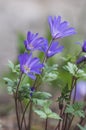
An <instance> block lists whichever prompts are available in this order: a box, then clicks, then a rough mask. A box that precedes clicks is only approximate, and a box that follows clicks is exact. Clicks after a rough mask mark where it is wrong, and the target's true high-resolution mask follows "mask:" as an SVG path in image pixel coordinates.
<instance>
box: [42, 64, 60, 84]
mask: <svg viewBox="0 0 86 130" xmlns="http://www.w3.org/2000/svg"><path fill="white" fill-rule="evenodd" d="M57 67H58V65H57V64H54V65H52V66H48V65H47V64H45V68H44V76H43V78H42V80H43V81H44V82H50V81H53V80H56V79H57V77H58V72H57Z"/></svg>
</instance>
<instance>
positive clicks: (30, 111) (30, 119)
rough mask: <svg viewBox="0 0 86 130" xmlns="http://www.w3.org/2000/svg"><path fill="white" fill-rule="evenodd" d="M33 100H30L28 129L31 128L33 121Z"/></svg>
mask: <svg viewBox="0 0 86 130" xmlns="http://www.w3.org/2000/svg"><path fill="white" fill-rule="evenodd" d="M32 105H33V104H32V101H30V109H29V122H28V126H27V130H31V121H32Z"/></svg>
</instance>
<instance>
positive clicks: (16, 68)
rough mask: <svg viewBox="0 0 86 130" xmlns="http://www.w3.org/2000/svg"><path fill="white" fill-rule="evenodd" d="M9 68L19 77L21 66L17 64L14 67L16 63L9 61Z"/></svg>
mask: <svg viewBox="0 0 86 130" xmlns="http://www.w3.org/2000/svg"><path fill="white" fill-rule="evenodd" d="M8 66H9V68H10V69H11V71H12V72H13V73H16V74H17V75H19V72H20V65H19V64H17V65H14V63H13V62H12V61H10V60H9V61H8Z"/></svg>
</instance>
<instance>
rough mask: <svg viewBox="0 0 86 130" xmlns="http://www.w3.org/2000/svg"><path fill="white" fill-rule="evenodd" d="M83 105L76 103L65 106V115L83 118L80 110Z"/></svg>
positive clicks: (82, 112)
mask: <svg viewBox="0 0 86 130" xmlns="http://www.w3.org/2000/svg"><path fill="white" fill-rule="evenodd" d="M82 108H83V103H80V102H76V103H74V104H73V105H67V108H66V110H65V113H70V114H72V115H74V116H79V117H84V111H83V110H82Z"/></svg>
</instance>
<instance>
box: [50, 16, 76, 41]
mask: <svg viewBox="0 0 86 130" xmlns="http://www.w3.org/2000/svg"><path fill="white" fill-rule="evenodd" d="M48 23H49V27H50V32H51V35H52V38H53V39H58V38H63V37H66V36H70V35H73V34H76V31H75V29H74V28H72V27H69V23H68V22H67V21H63V22H61V16H58V17H54V18H52V16H49V18H48Z"/></svg>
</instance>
